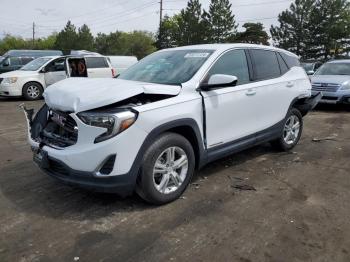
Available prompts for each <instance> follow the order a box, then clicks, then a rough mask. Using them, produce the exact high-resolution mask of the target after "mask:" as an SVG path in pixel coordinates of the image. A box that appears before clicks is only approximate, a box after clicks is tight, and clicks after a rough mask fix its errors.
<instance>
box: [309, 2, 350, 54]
mask: <svg viewBox="0 0 350 262" xmlns="http://www.w3.org/2000/svg"><path fill="white" fill-rule="evenodd" d="M311 17H312V18H311V26H310V31H311V32H312V35H313V37H312V42H311V44H312V46H313V48H312V54H313V57H314V58H320V59H323V60H327V59H329V58H330V57H334V56H338V55H341V54H343V53H346V52H349V51H350V2H349V1H347V0H317V1H316V4H315V7H314V9H313V11H312V16H311Z"/></svg>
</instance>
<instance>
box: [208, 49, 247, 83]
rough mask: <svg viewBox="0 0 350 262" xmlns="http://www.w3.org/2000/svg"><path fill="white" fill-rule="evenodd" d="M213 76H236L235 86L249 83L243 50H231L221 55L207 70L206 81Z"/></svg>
mask: <svg viewBox="0 0 350 262" xmlns="http://www.w3.org/2000/svg"><path fill="white" fill-rule="evenodd" d="M215 74H224V75H232V76H236V77H237V78H238V82H237V85H243V84H246V83H248V82H249V81H250V79H249V70H248V64H247V58H246V55H245V52H244V50H233V51H229V52H227V53H225V54H224V55H222V56H221V57H220V58H219V59H218V61H217V62H216V63H215V64H214V65H213V67H212V68H211V69H210V70H209V73H208V75H207V77H206V81H208V80H209V77H210V76H212V75H215Z"/></svg>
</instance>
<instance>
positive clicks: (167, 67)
mask: <svg viewBox="0 0 350 262" xmlns="http://www.w3.org/2000/svg"><path fill="white" fill-rule="evenodd" d="M212 53H213V50H203V49H202V50H198V49H196V50H172V51H163V52H157V53H154V54H152V55H149V56H147V57H146V58H144V59H142V60H141V61H140V62H138V63H137V64H136V65H134V66H132V67H130V68H129V69H127V70H126V71H124V72H123V73H122V74H121V75H120V76H119V77H118V78H119V79H125V80H134V81H140V82H148V83H157V84H167V85H179V84H181V83H184V82H187V81H188V80H190V79H191V78H192V77H193V76H194V74H195V73H196V72H197V71H198V70H199V68H200V67H201V66H202V65H203V64H204V62H205V61H206V60H207V59H208V57H209V56H210V55H211V54H212Z"/></svg>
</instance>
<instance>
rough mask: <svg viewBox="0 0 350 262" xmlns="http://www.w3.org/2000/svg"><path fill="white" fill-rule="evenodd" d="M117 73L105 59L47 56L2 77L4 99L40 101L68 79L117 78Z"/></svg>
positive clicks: (97, 57) (1, 89)
mask: <svg viewBox="0 0 350 262" xmlns="http://www.w3.org/2000/svg"><path fill="white" fill-rule="evenodd" d="M114 76H115V74H114V70H113V68H112V66H111V64H110V63H109V61H108V59H107V58H106V57H104V56H80V57H78V56H68V57H67V56H46V57H41V58H37V59H35V60H33V61H32V62H30V63H28V64H27V65H25V66H24V67H22V68H21V69H19V70H17V71H12V72H8V73H4V74H0V95H1V96H7V97H9V96H23V97H24V98H25V99H27V100H36V99H40V98H41V96H42V93H43V92H44V90H45V88H46V87H48V86H49V85H52V84H54V83H56V82H58V81H60V80H63V79H65V78H67V77H90V78H101V77H109V78H112V77H114Z"/></svg>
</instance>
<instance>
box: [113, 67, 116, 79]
mask: <svg viewBox="0 0 350 262" xmlns="http://www.w3.org/2000/svg"><path fill="white" fill-rule="evenodd" d="M116 75H117V74H116V72H115V69H114V68H112V77H115V76H116Z"/></svg>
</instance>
